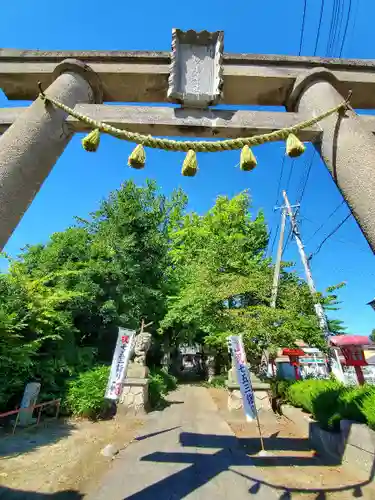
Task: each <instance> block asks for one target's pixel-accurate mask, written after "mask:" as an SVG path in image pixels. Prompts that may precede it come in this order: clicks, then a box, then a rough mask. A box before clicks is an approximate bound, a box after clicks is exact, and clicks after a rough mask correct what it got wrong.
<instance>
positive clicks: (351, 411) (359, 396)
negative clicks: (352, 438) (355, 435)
mask: <svg viewBox="0 0 375 500" xmlns="http://www.w3.org/2000/svg"><path fill="white" fill-rule="evenodd" d="M371 393H374V394H375V388H373V387H372V386H370V385H364V386H362V387H348V388H346V389H344V390H343V391H342V393H341V394H340V397H339V401H338V403H339V412H340V415H341V418H342V419H346V420H355V421H356V422H366V416H365V415H364V413H363V410H362V406H363V401H364V399H365V398H366V397H367V396H368V395H369V394H371Z"/></svg>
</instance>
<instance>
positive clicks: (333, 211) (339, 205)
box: [306, 200, 345, 243]
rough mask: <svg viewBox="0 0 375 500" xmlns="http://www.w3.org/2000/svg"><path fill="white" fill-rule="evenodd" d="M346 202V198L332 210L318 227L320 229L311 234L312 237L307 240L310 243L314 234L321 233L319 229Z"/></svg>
mask: <svg viewBox="0 0 375 500" xmlns="http://www.w3.org/2000/svg"><path fill="white" fill-rule="evenodd" d="M344 203H345V200H342V201H341V203H339V204H338V205H337V207H336V208H335V209H334V210H332V212H331V213H330V214H329V216H328V217H327V218H326V220H325V221H324V222H322V224H320V226H319V227H318V229H317V230H316V231H315V233H314V234H313V235H312V236H310V238H309V239H308V240H307V241H306V243H308V242H309V241H311V240H312V239H313V238H314V236H315V235H316V234H317V233H319V231H320V230H321V229H322V228H323V227H324V226H325V225H326V224H327V222H328V221H329V220H330V219H331V217H333V216H334V215H335V213H336V212H337V210H338V209H339V208H340V207H341V206H342V205H343V204H344Z"/></svg>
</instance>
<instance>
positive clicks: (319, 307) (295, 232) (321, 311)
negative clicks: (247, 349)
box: [283, 191, 343, 377]
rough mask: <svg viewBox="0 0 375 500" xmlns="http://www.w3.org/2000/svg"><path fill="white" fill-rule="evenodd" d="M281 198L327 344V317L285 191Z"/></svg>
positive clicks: (341, 372) (341, 373)
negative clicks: (318, 299) (318, 296)
mask: <svg viewBox="0 0 375 500" xmlns="http://www.w3.org/2000/svg"><path fill="white" fill-rule="evenodd" d="M283 197H284V201H285V206H286V210H287V213H288V216H289V218H290V222H291V224H292V232H293V235H294V238H295V240H296V243H297V247H298V252H299V255H300V257H301V261H302V264H303V267H304V269H305V274H306V280H307V285H308V287H309V289H310V292H311V295H312V296H313V298H314V302H315V303H314V308H315V313H316V315H317V318H318V321H319V326H320V328H321V330H322V332H323V335H324V338H325V340H326V341H327V343H328V344H329V337H330V331H329V327H328V322H327V317H326V315H325V312H324V309H323V306H322V304H320V303H319V302H316V288H315V284H314V280H313V278H312V274H311V269H310V264H309V261H308V258H307V257H306V253H305V249H304V246H303V243H302V240H301V236H300V233H299V230H298V225H297V221H296V219H295V216H294V214H293V211H292V207H291V205H290V203H289V200H288V196H287V194H286V192H285V191H283ZM334 352H335V357H336V361H337V363H338V368H339V370H340V375H341V376H342V377H343V370H342V366H341V363H340V360H339V358H338V354H337V351H336V350H335V349H334Z"/></svg>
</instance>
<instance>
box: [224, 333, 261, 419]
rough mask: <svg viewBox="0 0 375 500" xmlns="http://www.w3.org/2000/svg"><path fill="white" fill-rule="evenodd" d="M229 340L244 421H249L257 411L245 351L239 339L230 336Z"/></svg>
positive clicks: (235, 336)
mask: <svg viewBox="0 0 375 500" xmlns="http://www.w3.org/2000/svg"><path fill="white" fill-rule="evenodd" d="M229 338H230V345H231V348H232V356H233V360H234V365H235V368H236V372H237V379H238V383H239V386H240V391H241V395H242V401H243V408H244V412H245V416H246V420H248V421H251V420H254V419H255V418H256V417H257V410H256V406H255V400H254V393H253V388H252V386H251V379H250V371H249V367H248V366H247V361H246V353H245V349H244V346H243V342H242V338H241V337H239V336H237V335H232V336H230V337H229Z"/></svg>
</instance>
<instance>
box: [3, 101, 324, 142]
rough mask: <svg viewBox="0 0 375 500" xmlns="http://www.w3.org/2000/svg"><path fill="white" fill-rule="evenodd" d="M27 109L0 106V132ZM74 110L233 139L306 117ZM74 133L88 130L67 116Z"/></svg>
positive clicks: (141, 127)
mask: <svg viewBox="0 0 375 500" xmlns="http://www.w3.org/2000/svg"><path fill="white" fill-rule="evenodd" d="M25 109H27V108H2V109H1V108H0V132H4V131H5V130H6V129H7V128H9V127H10V125H12V123H13V122H14V121H15V120H16V119H17V118H18V117H19V116H20V115H21V114H22V113H23V112H24V111H25ZM75 109H76V110H77V111H79V112H80V113H83V114H85V115H87V116H90V117H91V118H94V119H95V120H99V121H103V122H106V123H108V124H110V125H112V126H113V127H117V128H119V129H127V130H130V131H132V132H139V133H142V134H152V135H158V136H167V135H168V136H175V137H211V138H226V137H227V138H234V137H240V136H242V137H244V136H250V135H255V134H265V133H268V132H273V131H274V130H278V129H280V128H284V127H291V126H293V125H295V124H297V123H299V122H301V121H303V120H305V119H306V117H303V116H301V115H300V114H298V113H284V112H267V111H238V110H237V111H236V110H227V109H226V110H206V111H204V110H194V109H193V110H185V109H181V108H172V107H158V106H112V105H110V106H108V105H105V104H102V105H99V104H79V105H77V106H76V107H75ZM67 123H68V124H69V127H71V129H72V131H74V132H84V131H87V130H90V128H89V127H88V126H87V125H86V124H85V123H82V122H80V121H79V120H76V119H75V118H72V117H68V118H67ZM320 134H321V131H320V128H319V125H315V126H312V127H309V128H307V129H304V130H301V131H300V132H299V133H298V136H299V137H300V138H301V140H303V141H311V142H314V141H318V140H319V137H320Z"/></svg>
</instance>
